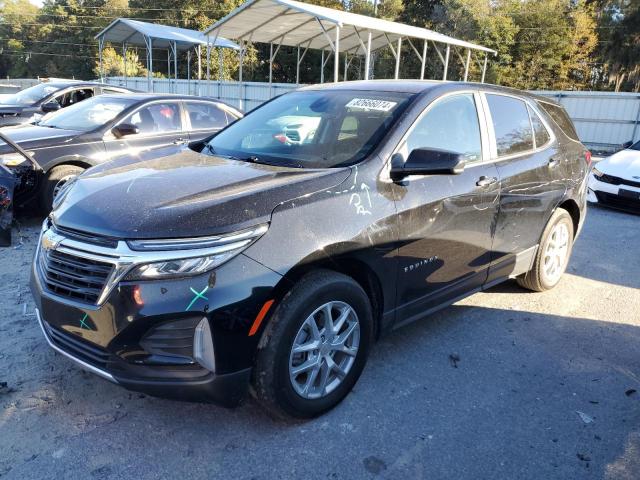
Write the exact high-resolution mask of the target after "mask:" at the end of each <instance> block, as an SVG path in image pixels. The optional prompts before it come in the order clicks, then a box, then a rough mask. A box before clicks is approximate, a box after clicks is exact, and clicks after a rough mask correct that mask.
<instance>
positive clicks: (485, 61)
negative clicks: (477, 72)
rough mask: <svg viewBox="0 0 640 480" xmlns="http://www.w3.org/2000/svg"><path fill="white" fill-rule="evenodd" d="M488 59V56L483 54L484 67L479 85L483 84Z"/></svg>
mask: <svg viewBox="0 0 640 480" xmlns="http://www.w3.org/2000/svg"><path fill="white" fill-rule="evenodd" d="M488 58H489V54H488V53H485V54H484V65H483V66H482V80H480V83H484V76H485V74H486V73H487V59H488Z"/></svg>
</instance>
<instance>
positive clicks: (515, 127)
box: [487, 94, 533, 156]
mask: <svg viewBox="0 0 640 480" xmlns="http://www.w3.org/2000/svg"><path fill="white" fill-rule="evenodd" d="M487 103H488V104H489V110H490V112H491V119H492V120H493V130H494V131H495V134H496V147H497V148H498V156H504V155H513V154H516V153H521V152H526V151H528V150H533V130H532V128H531V122H530V121H529V112H528V111H527V105H526V104H525V103H524V102H523V101H522V100H518V99H517V98H513V97H506V96H504V95H491V94H488V95H487Z"/></svg>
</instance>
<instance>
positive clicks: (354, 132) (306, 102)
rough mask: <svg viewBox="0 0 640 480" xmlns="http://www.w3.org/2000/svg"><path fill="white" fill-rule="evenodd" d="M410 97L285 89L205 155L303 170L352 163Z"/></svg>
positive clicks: (370, 147) (222, 136) (222, 134)
mask: <svg viewBox="0 0 640 480" xmlns="http://www.w3.org/2000/svg"><path fill="white" fill-rule="evenodd" d="M411 98H412V96H411V94H408V93H398V92H370V91H355V90H354V91H335V90H333V91H323V90H320V91H313V90H308V91H301V92H294V93H289V94H286V95H283V96H281V97H278V98H276V99H275V100H273V101H271V102H269V103H267V104H265V105H263V106H262V107H260V108H258V109H256V110H254V111H253V112H251V113H250V114H249V115H247V116H246V117H244V118H243V119H241V120H238V121H237V122H236V123H234V124H232V125H231V126H229V127H228V128H226V129H225V130H223V131H222V132H220V133H219V134H218V135H216V136H215V137H214V138H213V139H212V140H211V141H210V142H209V144H208V147H207V148H205V149H204V150H203V153H209V154H213V155H223V156H230V157H234V158H239V159H243V160H247V161H252V162H258V163H268V164H274V165H282V166H295V167H303V168H330V167H339V166H347V165H351V164H354V163H356V162H358V161H360V160H362V159H363V158H365V157H366V156H367V155H368V154H369V153H370V152H371V151H372V150H373V149H374V148H375V147H376V145H377V144H378V143H379V142H380V140H381V139H382V137H383V136H384V135H385V133H386V132H387V131H388V130H389V128H390V127H391V125H392V124H393V123H394V122H395V121H396V119H397V118H398V117H399V116H400V114H401V113H402V111H403V110H404V109H405V108H406V106H407V105H408V104H409V101H410V99H411Z"/></svg>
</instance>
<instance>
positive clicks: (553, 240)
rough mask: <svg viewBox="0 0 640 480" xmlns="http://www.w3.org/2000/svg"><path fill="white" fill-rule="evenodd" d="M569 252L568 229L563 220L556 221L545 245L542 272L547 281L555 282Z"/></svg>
mask: <svg viewBox="0 0 640 480" xmlns="http://www.w3.org/2000/svg"><path fill="white" fill-rule="evenodd" d="M568 252H569V229H568V228H567V225H566V224H565V223H564V222H558V223H557V224H556V225H555V226H554V227H553V230H551V234H550V235H549V239H548V241H547V244H546V246H545V251H544V257H543V268H542V270H543V273H544V276H545V277H546V279H547V281H548V282H549V283H552V284H553V283H556V282H557V281H558V280H559V279H560V277H561V276H562V274H563V273H564V269H565V267H566V263H567V255H568Z"/></svg>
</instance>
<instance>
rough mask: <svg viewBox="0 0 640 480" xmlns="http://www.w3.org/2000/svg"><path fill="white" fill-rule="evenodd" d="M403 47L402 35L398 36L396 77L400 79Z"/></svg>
mask: <svg viewBox="0 0 640 480" xmlns="http://www.w3.org/2000/svg"><path fill="white" fill-rule="evenodd" d="M401 48H402V37H398V46H397V48H396V70H395V73H394V78H395V79H396V80H398V78H400V49H401Z"/></svg>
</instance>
